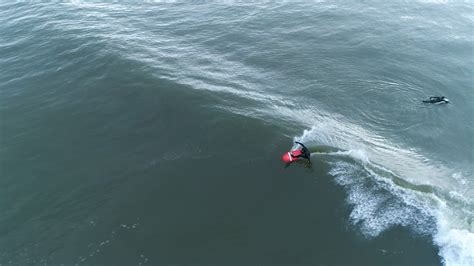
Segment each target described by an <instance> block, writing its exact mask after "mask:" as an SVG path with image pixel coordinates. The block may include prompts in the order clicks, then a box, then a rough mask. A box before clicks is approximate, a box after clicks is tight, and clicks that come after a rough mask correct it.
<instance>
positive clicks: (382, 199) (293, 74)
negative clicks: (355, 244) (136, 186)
mask: <svg viewBox="0 0 474 266" xmlns="http://www.w3.org/2000/svg"><path fill="white" fill-rule="evenodd" d="M473 9H474V8H473V5H472V3H470V2H467V3H461V2H459V3H458V2H455V3H453V2H449V1H447V2H445V1H417V2H411V3H398V2H395V3H365V2H362V1H361V2H357V3H342V2H341V1H337V2H331V1H328V2H326V1H308V2H297V3H290V2H288V3H287V2H286V1H283V2H281V1H277V3H272V2H266V1H263V2H259V1H256V2H255V1H250V2H247V1H243V2H242V1H236V2H233V1H217V2H209V1H197V2H196V3H192V4H188V3H184V2H180V1H163V2H161V1H158V2H145V3H141V4H135V3H134V4H132V3H111V4H110V3H107V4H104V3H96V2H82V1H79V2H77V1H73V2H70V3H54V4H49V3H22V2H18V3H3V2H2V3H0V40H1V41H0V93H1V94H0V112H1V114H2V122H3V123H2V128H1V129H2V133H3V138H2V142H1V147H0V151H1V156H2V163H3V165H4V167H5V169H7V170H6V171H5V172H8V178H5V179H2V181H1V182H4V183H1V184H2V187H7V188H17V187H20V188H24V187H23V186H26V185H21V184H19V185H18V184H16V183H9V182H15V181H14V180H15V178H16V179H17V180H20V178H19V177H24V176H33V177H32V178H33V180H32V182H30V181H31V180H30V181H28V182H27V181H24V182H25V183H27V184H31V183H32V184H36V183H35V182H33V181H34V180H36V179H34V178H36V177H35V175H34V174H32V173H30V172H28V171H27V169H26V168H23V167H21V166H19V164H18V161H20V160H23V159H24V158H26V159H27V160H29V162H31V164H33V163H34V162H37V160H38V158H40V159H41V158H44V157H46V159H45V162H41V164H40V163H39V162H37V163H38V165H39V166H37V168H35V169H36V170H37V171H31V172H38V173H42V174H44V175H45V176H54V174H55V172H54V171H52V170H50V169H60V170H61V169H62V168H61V167H63V168H68V167H71V168H74V167H77V166H76V165H75V163H72V162H73V161H75V160H76V159H77V160H78V159H80V158H86V160H87V156H86V155H84V154H88V153H85V152H84V151H83V153H81V152H80V149H79V148H80V147H75V149H77V150H75V149H73V150H72V151H74V154H76V155H75V156H77V158H76V157H72V159H70V160H69V161H67V160H66V159H64V158H69V157H67V156H70V152H69V151H68V152H64V154H63V155H58V156H57V157H54V158H56V159H58V160H59V161H60V162H63V164H60V166H57V165H55V164H54V162H53V160H52V159H51V157H48V156H44V152H48V151H63V149H64V148H63V147H66V146H67V145H68V143H70V142H68V141H61V140H60V139H56V138H55V139H50V140H51V143H52V144H51V146H49V145H48V146H41V145H40V144H38V143H42V142H44V139H45V138H47V137H48V136H55V135H54V134H59V133H58V132H60V133H61V132H62V134H63V135H64V136H66V135H68V136H69V135H70V136H75V138H72V137H71V138H72V141H71V142H74V143H78V146H83V147H88V148H89V150H92V151H93V152H94V154H97V156H98V157H97V158H95V159H94V158H93V157H90V159H89V161H86V163H84V165H88V166H94V165H96V164H97V165H98V164H99V163H98V162H102V164H101V168H100V170H97V172H98V173H99V174H97V176H100V177H102V175H105V174H104V173H103V172H107V171H105V170H102V167H104V169H105V168H106V166H110V165H112V163H110V162H107V161H105V162H104V161H102V160H104V158H111V157H114V158H115V159H116V161H115V162H116V163H114V164H113V165H129V164H131V163H132V161H133V160H136V162H137V164H138V161H139V163H142V162H141V161H140V159H142V160H145V161H147V162H148V164H146V165H147V167H151V166H150V165H152V166H156V165H159V166H161V165H162V164H163V162H166V163H169V162H175V161H179V160H181V159H186V158H191V159H196V158H201V159H202V158H212V156H211V155H209V154H207V153H206V152H209V150H210V148H209V147H203V146H202V145H200V141H202V142H205V141H206V140H208V139H206V137H207V135H206V134H204V133H203V134H202V136H201V135H200V136H193V134H192V133H193V132H191V133H189V132H186V129H188V128H187V127H184V126H183V127H180V126H177V124H178V123H177V122H176V121H177V120H180V121H181V120H186V119H188V120H186V121H188V122H189V121H190V122H189V124H192V125H194V126H195V127H194V128H198V129H202V128H205V125H209V124H206V123H211V122H212V121H211V122H208V120H206V119H207V116H206V115H203V114H201V113H200V111H201V109H199V107H201V106H204V107H206V108H209V109H210V110H213V111H215V113H216V114H219V115H220V114H221V112H224V113H226V114H238V115H240V116H242V117H247V118H252V119H255V120H256V121H260V122H261V124H265V125H267V124H271V125H273V126H275V127H276V128H278V134H279V135H280V132H282V133H281V134H284V135H285V136H286V137H288V138H294V139H295V140H300V141H302V142H305V143H307V144H308V146H312V147H318V146H319V145H323V146H330V147H332V148H334V149H335V150H336V151H333V152H322V153H317V154H315V155H314V161H315V163H317V164H319V163H320V164H327V165H329V170H328V174H329V175H331V176H333V177H334V182H335V183H336V184H338V185H340V186H341V187H343V188H344V189H345V191H346V193H347V198H346V202H347V204H348V205H349V206H351V208H352V209H351V212H350V215H349V217H348V219H349V220H350V222H351V225H352V228H356V230H358V231H359V232H360V233H361V235H363V236H364V237H366V238H367V239H373V238H375V237H377V236H380V235H382V234H383V233H384V232H386V231H387V230H388V229H390V228H393V227H396V226H402V227H407V228H410V230H412V232H414V234H415V235H417V234H419V235H420V236H430V237H431V239H432V240H433V243H434V244H436V245H437V246H438V247H439V256H440V258H441V261H442V262H443V263H444V264H446V265H474V176H473V162H474V159H473V156H474V154H473V151H474V147H473V144H474V143H473V136H474V120H473V119H472V114H474V105H473V104H472V98H473V97H474V95H473V91H474V90H473V75H472V69H474V62H473V60H472V58H473V54H472V51H473V47H474V45H473V42H472V25H473V21H474V15H473V14H474V10H473ZM158 83H159V84H158ZM163 84H164V85H163ZM155 87H156V88H155ZM130 88H133V89H130ZM157 91H158V92H159V93H157ZM432 95H444V96H446V97H447V98H449V99H450V100H451V103H450V104H448V105H425V104H422V103H421V100H422V99H425V98H426V97H428V96H432ZM182 99H185V100H186V101H183V100H182ZM157 103H159V106H158V107H157V106H155V105H156V104H157ZM137 106H139V107H142V108H141V109H140V108H139V107H137ZM178 107H179V108H178ZM157 109H158V110H159V111H160V112H161V113H160V114H158V115H157V114H156V112H157V111H156V110H157ZM124 110H125V111H124ZM137 110H139V111H137ZM206 110H207V109H206ZM62 114H69V115H70V116H68V117H72V119H70V120H73V121H70V120H67V119H65V118H64V117H63V116H62ZM163 114H165V115H163ZM200 115H201V116H200ZM189 117H190V118H189ZM209 117H211V116H210V115H209ZM99 118H100V119H99ZM198 118H201V119H202V120H199V119H198ZM205 118H206V119H205ZM219 119H220V117H217V118H216V119H215V120H217V121H220V120H219ZM66 120H67V121H66ZM130 121H132V122H130ZM157 121H159V122H160V123H158V122H157ZM68 123H69V124H68ZM57 125H62V126H61V127H59V126H57ZM65 125H68V126H69V127H67V128H66V129H64V128H63V126H64V127H66V126H65ZM203 125H204V126H203ZM170 128H173V129H176V131H177V132H178V131H179V132H180V133H182V135H180V136H182V137H181V138H177V142H178V140H179V143H180V145H181V146H179V145H177V146H178V147H177V148H175V149H172V148H169V150H167V151H165V152H163V155H162V158H161V157H160V158H153V159H150V158H149V157H153V156H155V157H156V155H153V152H155V151H150V150H148V149H151V148H150V145H149V143H152V141H153V140H154V139H155V138H156V136H155V134H156V132H159V134H160V137H161V138H164V139H174V138H175V135H176V134H175V132H171V131H170ZM194 128H193V129H194ZM242 128H243V129H242V131H245V130H248V128H244V127H243V126H242ZM111 129H113V130H111ZM139 129H141V130H142V131H140V130H139ZM77 132H81V134H79V135H75V134H74V133H77ZM110 132H112V133H110ZM125 132H126V133H125ZM129 132H134V133H133V134H131V136H129V135H130V134H129ZM199 132H201V131H199ZM302 132H303V133H302ZM187 133H189V134H187ZM201 133H202V132H201ZM256 134H257V133H256V132H252V134H249V136H248V139H252V138H253V135H256ZM262 135H263V136H265V134H262ZM259 136H261V135H259ZM294 136H296V137H294ZM84 139H88V140H91V139H93V141H91V143H89V142H88V141H84ZM129 139H131V142H130V143H129V146H127V145H126V143H127V141H128V140H129ZM181 141H182V142H181ZM229 142H230V141H229ZM182 143H184V144H182ZM230 143H233V142H230ZM167 145H168V143H166V144H163V146H164V147H168V146H167ZM170 146H171V144H170ZM209 146H212V145H209ZM21 147H23V148H24V150H26V151H20V148H21ZM117 147H119V148H117ZM232 147H233V150H238V148H239V146H238V145H234V146H232ZM127 148H128V150H127ZM122 149H124V150H127V151H129V153H125V155H124V154H123V153H122ZM143 150H146V151H148V152H149V154H148V156H149V157H147V156H145V155H144V154H143ZM41 152H43V153H41ZM81 154H82V155H84V156H81ZM99 155H100V156H99ZM42 156H43V157H42ZM79 156H80V158H79ZM108 156H110V157H108ZM236 157H237V156H236ZM250 159H252V160H254V161H257V160H260V159H259V158H257V157H256V158H253V157H252V158H250ZM61 160H66V161H61ZM54 167H56V168H54ZM83 168H87V169H88V167H83ZM83 168H81V169H79V170H77V171H76V172H75V173H76V175H78V177H83V175H85V173H84V171H85V170H83ZM137 168H139V170H137V171H142V172H146V171H145V170H143V168H145V169H147V168H146V167H144V166H143V165H142V164H140V167H137ZM68 169H69V168H68ZM121 170H123V171H118V170H114V171H109V172H110V173H111V174H110V175H116V176H120V177H122V176H123V175H124V174H123V172H126V173H128V172H129V171H132V170H134V169H132V170H130V169H128V168H127V169H125V168H124V169H121ZM135 170H136V169H135ZM14 171H16V172H15V173H14ZM63 171H65V172H63V173H64V174H63V175H64V176H69V175H71V174H70V172H69V171H66V170H64V169H63ZM107 173H108V172H107ZM172 173H173V171H171V170H169V172H166V174H170V175H172ZM72 176H74V175H72ZM61 178H62V176H61ZM61 178H58V180H59V181H58V180H55V181H56V182H58V183H60V184H62V183H61V182H63V183H64V181H61V180H62V179H61ZM38 179H39V178H38ZM21 180H23V179H21ZM24 180H27V179H24ZM75 180H76V179H75ZM91 180H92V178H91ZM89 181H90V180H89ZM72 182H78V181H72ZM90 182H97V183H93V184H94V187H93V188H95V187H102V186H103V184H102V183H99V182H98V181H90ZM103 182H105V181H103ZM114 182H118V181H116V180H112V181H110V183H112V184H113V185H110V187H107V188H108V189H109V190H110V191H113V190H114V189H116V188H115V187H114V186H118V185H116V183H114ZM84 183H87V180H85V181H84ZM55 184H56V183H55ZM74 184H76V183H74ZM107 184H109V183H107ZM82 185H83V184H82V183H77V187H79V188H81V186H82ZM79 188H78V189H77V190H75V191H72V192H70V194H67V195H66V199H63V201H61V202H59V203H58V204H57V205H55V206H56V208H57V213H58V214H62V211H63V209H62V208H66V207H69V208H72V209H74V207H75V208H76V209H77V212H78V213H80V212H81V211H82V210H84V209H88V208H86V207H83V205H82V204H88V201H89V200H90V199H91V198H93V195H95V194H93V192H91V191H95V189H91V188H90V187H87V188H84V189H83V190H81V189H79ZM52 189H53V190H54V189H56V188H52ZM63 189H65V190H66V189H69V188H63ZM58 190H59V189H58ZM11 191H14V190H11ZM11 191H10V190H5V191H4V193H5V194H3V192H2V196H3V197H5V200H4V201H0V202H1V204H2V205H1V207H2V208H3V209H7V208H8V206H10V201H9V199H10V198H14V194H13V192H11ZM20 191H23V192H24V197H23V198H22V200H21V201H18V202H16V203H15V204H18V206H17V205H15V206H17V207H18V209H25V208H24V207H23V206H33V207H31V209H35V206H36V205H35V204H34V203H35V202H36V201H38V199H43V202H44V203H45V205H46V204H50V202H51V200H50V199H49V198H47V199H45V198H46V197H45V196H44V195H43V194H47V195H48V196H51V197H53V196H55V195H56V194H60V193H59V192H57V191H56V192H57V193H56V194H55V193H47V192H45V193H43V194H35V193H39V192H36V191H30V192H31V194H29V193H27V192H28V191H29V190H28V189H20ZM126 191H127V190H126ZM127 192H128V191H127ZM8 193H11V194H8ZM111 193H112V192H111ZM91 194H93V195H91ZM22 195H23V194H22ZM120 196H122V195H121V194H120ZM15 197H17V196H15ZM58 197H59V196H58ZM68 197H71V198H78V197H79V198H81V197H82V199H83V200H82V201H80V203H76V204H77V205H74V204H73V203H71V202H69V201H68V200H67V199H69V198H68ZM108 198H109V197H108V196H107V195H105V196H100V197H99V200H98V201H100V202H103V201H106V199H108ZM90 201H92V200H90ZM39 202H41V201H39ZM28 204H32V205H28ZM101 204H102V203H101ZM97 205H98V206H99V205H100V204H97ZM89 207H90V206H89ZM94 207H96V208H99V207H97V206H94ZM8 215H10V216H8ZM24 216H25V215H23V214H21V213H20V214H16V213H15V212H14V211H12V214H7V215H6V217H7V218H5V219H3V217H2V219H3V220H2V222H5V221H6V222H5V223H8V222H9V221H13V220H14V219H15V217H20V218H21V217H24ZM52 216H53V217H54V215H52ZM78 216H79V215H78ZM12 217H13V218H12ZM27 217H28V216H27ZM48 217H50V216H47V215H44V216H41V215H39V216H32V218H31V219H30V221H31V223H32V225H31V228H34V226H38V227H39V228H40V229H39V230H43V229H42V227H41V226H40V225H41V224H40V225H38V224H35V223H36V222H37V223H40V222H41V221H43V220H47V219H49V218H48ZM74 218H76V217H74ZM82 218H83V219H85V220H86V219H89V217H87V218H84V217H82ZM71 219H72V218H71ZM134 219H135V217H134ZM135 223H138V222H137V221H135V220H133V221H132V222H131V223H130V224H133V226H132V225H131V226H128V225H125V224H124V225H125V226H122V224H120V226H116V227H119V228H126V229H127V230H128V229H130V228H135ZM94 226H95V224H94ZM5 228H6V229H2V232H3V231H5V232H7V233H8V232H10V231H11V232H17V231H15V230H19V231H20V232H21V233H18V236H22V235H26V234H25V233H24V232H23V231H21V230H20V229H18V225H17V222H16V221H14V222H11V223H9V224H8V226H5ZM130 230H131V229H130ZM115 231H116V230H114V231H112V232H113V237H109V238H107V240H106V241H102V242H101V241H98V242H97V244H98V245H100V247H102V246H104V245H109V240H111V239H115V238H116V236H115ZM41 232H43V231H41ZM111 234H112V233H111ZM64 235H67V233H62V234H59V233H58V236H57V237H58V239H60V238H61V237H62V236H64ZM40 240H42V238H40ZM99 243H100V244H99ZM102 243H105V244H102ZM88 244H89V243H86V244H85V245H88ZM92 246H93V245H92ZM20 249H21V247H18V250H20ZM58 249H59V248H58ZM97 250H99V249H97ZM19 252H23V251H19ZM25 252H26V251H25ZM98 252H99V251H97V252H96V251H94V252H93V253H92V254H96V253H98ZM45 253H47V252H45ZM52 253H53V252H52ZM18 254H20V253H18ZM21 254H24V253H21ZM21 254H20V255H21ZM0 255H1V256H4V254H0ZM51 256H52V255H51ZM5 257H8V255H5ZM86 257H88V256H84V257H80V258H78V260H79V262H83V261H85V259H86ZM138 259H140V260H141V262H140V263H142V262H143V263H146V262H147V261H148V258H146V260H145V256H143V257H140V258H138ZM66 261H67V260H66ZM43 262H44V263H46V262H47V261H35V262H32V263H43ZM67 262H70V261H67ZM122 263H125V262H122ZM131 263H136V260H135V261H132V262H130V263H129V264H131ZM20 264H21V263H20Z"/></svg>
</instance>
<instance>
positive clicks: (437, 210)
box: [296, 121, 474, 265]
mask: <svg viewBox="0 0 474 266" xmlns="http://www.w3.org/2000/svg"><path fill="white" fill-rule="evenodd" d="M340 131H342V132H340ZM351 132H356V133H357V134H362V135H361V136H362V137H360V136H353V135H352V133H351ZM296 139H297V140H300V141H302V142H307V143H308V142H309V143H313V144H314V143H318V144H322V145H330V146H333V147H335V148H338V149H343V150H342V151H336V152H330V153H326V154H328V155H335V156H346V157H348V158H350V159H352V160H353V161H352V162H351V161H349V162H348V161H347V160H334V161H331V162H330V164H331V165H332V168H331V170H330V172H329V173H330V174H331V175H333V176H334V177H335V181H336V183H338V184H339V185H341V186H344V187H345V188H346V190H347V193H348V196H347V203H348V204H349V205H351V206H352V211H351V213H350V217H349V218H350V221H351V223H352V224H354V225H356V226H357V227H358V228H359V229H360V231H361V233H362V234H363V235H365V236H366V237H368V238H372V237H375V236H378V235H379V234H380V233H382V232H384V231H385V230H387V229H389V228H391V227H393V226H395V225H401V226H405V227H408V228H411V229H412V230H413V231H414V232H416V233H420V234H429V235H432V236H433V242H434V243H435V244H436V245H438V246H439V248H440V251H439V255H440V257H441V259H442V261H443V263H444V264H445V265H474V234H473V232H474V224H473V220H474V208H473V201H472V200H471V199H470V198H469V195H470V192H471V190H472V189H471V188H470V187H469V186H468V184H469V180H468V179H467V178H466V177H465V176H464V175H463V174H462V173H459V172H457V173H456V172H453V171H451V172H450V171H449V170H448V169H446V168H444V167H443V166H442V165H441V164H439V163H433V162H432V161H431V160H429V159H428V158H425V157H423V156H421V155H420V154H419V153H418V152H417V151H416V150H414V149H403V148H402V147H399V146H396V145H393V144H391V143H390V142H388V141H387V140H384V139H382V138H380V137H379V136H376V135H374V134H371V133H370V132H367V131H365V130H364V129H360V128H357V126H354V125H351V124H350V123H349V124H348V125H344V126H341V125H340V124H338V122H337V121H335V124H330V122H328V121H326V122H325V123H320V124H319V126H318V128H316V127H312V128H311V129H310V130H306V131H304V133H303V134H302V136H300V137H297V138H296ZM433 165H437V166H436V167H434V166H433ZM410 170H411V171H412V172H411V173H410ZM397 180H399V181H397ZM450 180H451V181H450Z"/></svg>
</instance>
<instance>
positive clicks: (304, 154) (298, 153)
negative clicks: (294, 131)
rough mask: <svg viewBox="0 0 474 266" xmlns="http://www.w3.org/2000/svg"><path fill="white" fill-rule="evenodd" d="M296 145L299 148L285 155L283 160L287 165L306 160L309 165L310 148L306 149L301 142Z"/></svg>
mask: <svg viewBox="0 0 474 266" xmlns="http://www.w3.org/2000/svg"><path fill="white" fill-rule="evenodd" d="M295 143H296V144H298V145H299V147H298V148H297V149H295V150H292V151H289V152H286V153H285V154H283V156H282V160H283V161H284V162H285V163H286V164H287V165H289V164H290V163H292V162H295V161H300V160H301V159H306V160H307V161H308V162H309V163H311V153H310V152H309V150H308V148H306V146H305V145H304V144H303V143H301V142H298V141H295Z"/></svg>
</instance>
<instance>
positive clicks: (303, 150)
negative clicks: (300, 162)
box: [295, 141, 311, 162]
mask: <svg viewBox="0 0 474 266" xmlns="http://www.w3.org/2000/svg"><path fill="white" fill-rule="evenodd" d="M295 143H296V144H299V145H300V146H301V149H298V150H300V151H301V155H300V156H299V158H305V159H307V160H308V161H310V162H311V153H310V152H309V150H308V149H307V148H306V146H305V145H303V143H301V142H298V141H295ZM298 150H295V151H298Z"/></svg>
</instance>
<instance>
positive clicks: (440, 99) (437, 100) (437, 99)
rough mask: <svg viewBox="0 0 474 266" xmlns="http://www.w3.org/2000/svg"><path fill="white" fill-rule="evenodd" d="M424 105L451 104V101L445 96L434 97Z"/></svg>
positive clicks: (425, 101)
mask: <svg viewBox="0 0 474 266" xmlns="http://www.w3.org/2000/svg"><path fill="white" fill-rule="evenodd" d="M423 102H424V103H449V100H448V99H446V97H444V96H432V97H430V98H429V99H427V100H423Z"/></svg>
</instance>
